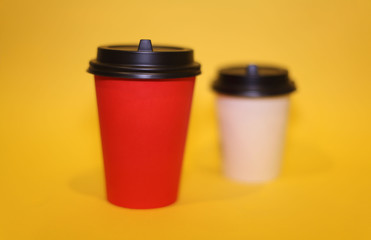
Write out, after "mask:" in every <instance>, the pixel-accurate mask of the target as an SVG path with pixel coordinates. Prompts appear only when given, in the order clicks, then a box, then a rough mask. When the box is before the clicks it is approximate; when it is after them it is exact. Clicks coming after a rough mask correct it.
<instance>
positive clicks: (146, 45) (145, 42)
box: [138, 39, 153, 52]
mask: <svg viewBox="0 0 371 240" xmlns="http://www.w3.org/2000/svg"><path fill="white" fill-rule="evenodd" d="M152 51H153V50H152V43H151V40H149V39H142V40H140V42H139V47H138V52H152Z"/></svg>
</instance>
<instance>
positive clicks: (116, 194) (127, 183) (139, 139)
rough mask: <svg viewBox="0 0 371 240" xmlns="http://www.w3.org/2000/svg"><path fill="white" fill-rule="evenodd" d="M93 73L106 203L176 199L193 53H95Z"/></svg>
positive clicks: (131, 49) (121, 49) (123, 49)
mask: <svg viewBox="0 0 371 240" xmlns="http://www.w3.org/2000/svg"><path fill="white" fill-rule="evenodd" d="M88 71H89V72H90V73H93V74H94V75H95V86H96V96H97V105H98V113H99V122H100V132H101V141H102V149H103V159H104V168H105V179H106V192H107V199H108V201H110V202H111V203H113V204H115V205H118V206H122V207H127V208H137V209H145V208H157V207H163V206H167V205H169V204H172V203H174V202H175V201H176V199H177V196H178V188H179V180H180V174H181V168H182V160H183V153H184V146H185V142H186V136H187V129H188V120H189V115H190V109H191V103H192V95H193V88H194V83H195V76H196V75H198V74H199V73H200V65H199V64H198V63H195V62H194V61H193V51H192V50H191V49H186V48H179V47H167V46H152V45H151V42H150V41H149V40H142V41H141V43H140V45H139V47H138V46H133V45H114V46H103V47H100V48H98V56H97V59H96V60H92V61H91V62H90V68H89V70H88Z"/></svg>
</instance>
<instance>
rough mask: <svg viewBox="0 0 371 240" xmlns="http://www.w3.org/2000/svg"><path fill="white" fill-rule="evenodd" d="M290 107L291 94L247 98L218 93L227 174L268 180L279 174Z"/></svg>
mask: <svg viewBox="0 0 371 240" xmlns="http://www.w3.org/2000/svg"><path fill="white" fill-rule="evenodd" d="M288 110H289V96H288V95H283V96H278V97H263V98H247V97H236V96H228V95H222V94H218V96H217V111H218V119H219V126H220V137H221V146H222V156H223V164H222V166H223V172H224V174H225V176H227V177H228V178H231V179H234V180H237V181H243V182H265V181H269V180H272V179H275V178H276V177H277V176H278V175H279V173H280V169H281V165H282V164H281V162H282V155H283V149H284V142H285V132H286V125H287V116H288Z"/></svg>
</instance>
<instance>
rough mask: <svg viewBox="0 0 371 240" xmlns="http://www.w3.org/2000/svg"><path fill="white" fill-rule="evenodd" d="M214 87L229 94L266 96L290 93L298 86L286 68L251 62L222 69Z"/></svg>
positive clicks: (217, 90) (219, 91)
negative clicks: (290, 77)
mask: <svg viewBox="0 0 371 240" xmlns="http://www.w3.org/2000/svg"><path fill="white" fill-rule="evenodd" d="M213 89H214V90H215V91H216V92H218V93H222V94H228V95H235V96H245V97H265V96H275V95H282V94H288V93H291V92H293V91H295V90H296V87H295V84H294V82H293V81H291V80H290V79H289V74H288V71H287V70H286V69H283V68H279V67H274V66H264V65H254V64H250V65H247V66H233V67H228V68H224V69H221V70H220V71H219V77H218V79H217V80H216V81H214V83H213Z"/></svg>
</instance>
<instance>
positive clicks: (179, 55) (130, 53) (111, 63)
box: [88, 39, 201, 79]
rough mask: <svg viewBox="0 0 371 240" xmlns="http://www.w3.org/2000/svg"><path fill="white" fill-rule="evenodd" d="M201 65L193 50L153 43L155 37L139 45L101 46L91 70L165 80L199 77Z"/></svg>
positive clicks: (94, 72)
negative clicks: (194, 57) (195, 58)
mask: <svg viewBox="0 0 371 240" xmlns="http://www.w3.org/2000/svg"><path fill="white" fill-rule="evenodd" d="M200 68H201V66H200V64H199V63H197V62H195V61H194V59H193V50H192V49H189V48H182V47H169V46H156V45H155V46H152V44H151V40H147V39H143V40H140V43H139V46H137V45H110V46H100V47H98V54H97V58H96V59H94V60H91V61H90V67H89V69H88V72H89V73H92V74H95V75H100V76H107V77H119V78H138V79H164V78H181V77H191V76H196V75H198V74H200V73H201V71H200Z"/></svg>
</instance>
